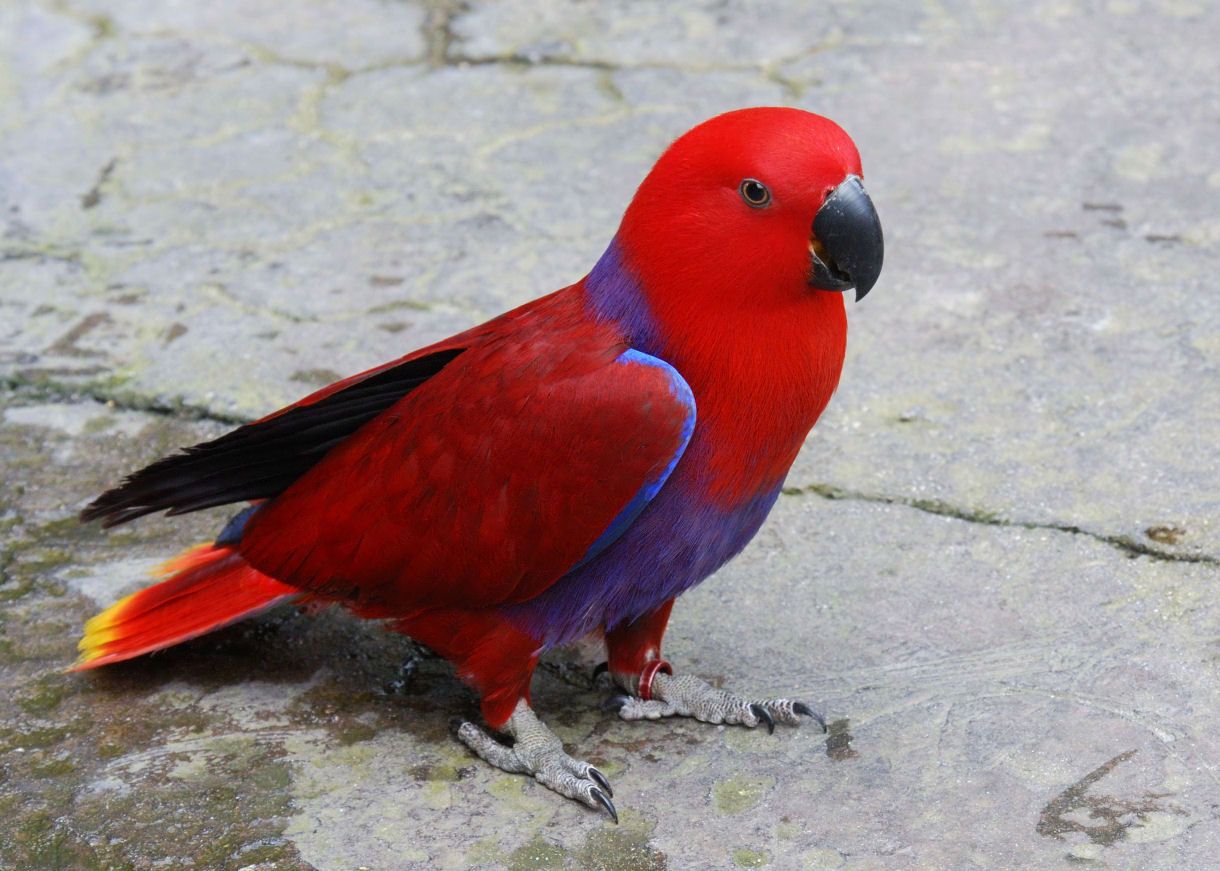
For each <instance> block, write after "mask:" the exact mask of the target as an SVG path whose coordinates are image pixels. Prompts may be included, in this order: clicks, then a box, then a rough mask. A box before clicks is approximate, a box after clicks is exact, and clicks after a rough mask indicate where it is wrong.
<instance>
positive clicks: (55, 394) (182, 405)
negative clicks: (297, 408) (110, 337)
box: [0, 374, 254, 426]
mask: <svg viewBox="0 0 1220 871" xmlns="http://www.w3.org/2000/svg"><path fill="white" fill-rule="evenodd" d="M0 390H2V391H3V392H6V393H8V394H10V395H13V396H18V397H21V398H22V399H33V400H37V401H39V402H50V403H54V404H62V405H73V404H76V403H79V402H81V401H82V400H88V401H92V402H98V403H101V404H102V405H105V406H107V407H109V408H112V409H115V410H117V411H140V412H146V413H148V414H155V415H159V416H161V417H176V418H178V419H179V420H190V421H211V422H214V423H222V424H226V425H230V426H232V425H238V426H240V425H242V424H247V423H249V422H250V421H251V420H253V419H254V418H247V417H242V416H240V415H236V414H225V413H224V412H219V411H214V410H212V409H210V408H207V407H206V406H202V405H194V404H191V403H186V402H164V401H161V400H157V399H153V398H152V397H147V396H141V395H139V394H138V393H134V392H114V391H111V390H108V389H106V388H105V387H102V386H100V385H97V384H88V383H85V384H62V383H59V382H55V381H44V380H41V379H39V380H37V381H32V380H29V379H26V378H22V377H21V376H20V375H11V374H9V375H0Z"/></svg>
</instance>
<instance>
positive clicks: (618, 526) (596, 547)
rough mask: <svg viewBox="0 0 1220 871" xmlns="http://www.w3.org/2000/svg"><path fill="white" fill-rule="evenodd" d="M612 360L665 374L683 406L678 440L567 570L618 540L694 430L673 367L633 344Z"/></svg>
mask: <svg viewBox="0 0 1220 871" xmlns="http://www.w3.org/2000/svg"><path fill="white" fill-rule="evenodd" d="M615 363H618V364H620V365H624V366H654V367H656V368H657V369H660V370H661V371H663V372H664V373H665V374H666V375H668V376H669V390H670V393H671V394H672V395H673V397H674V399H676V400H677V401H678V403H680V404H681V405H682V407H684V408H685V409H686V420H685V422H684V423H683V425H682V436H681V438H682V440H681V443H680V444H679V445H678V449H677V450H676V451H675V452H674V455H673V457H672V458H671V459H670V461H669V465H667V466H666V467H665V468H664V469H662V470H661V472H660V474H658V475H657V476H656V477H655V478H652V479H650V480H648V481H645V482H644V486H642V487H641V488H640V489H639V490H637V491H636V494H635V495H634V496H633V497H631V501H630V502H628V503H627V505H626V506H625V507H624V508H623V510H622V511H620V512H619V513H618V514H617V515H616V516H615V518H614V519H613V520H611V521H610V525H609V526H607V527H606V530H605V531H604V532H603V533H602V534H601V535H599V536H598V537H597V540H596V541H594V542H593V544H591V545H589V549H588V550H587V551H585V555H584V556H582V557H581V558H580V561H579V562H578V563H576V565H574V566H572V568H571V569H569V571H573V570H575V569H578V568H580V567H581V566H583V565H584V564H585V563H587V562H589V560H591V559H593V558H594V557H596V556H597V555H598V554H599V553H601V552H602V551H603V550H605V549H606V548H608V547H609V546H610V545H611V544H613V543H614V542H615V541H616V540H618V537H619V536H620V535H622V534H623V533H624V532H626V531H627V528H628V527H629V526H631V524H632V523H634V522H635V519H636V518H637V517H639V516H640V512H641V511H643V510H644V507H645V506H646V505H647V504H648V503H649V502H651V501H652V497H654V496H656V495H657V493H658V492H659V491H660V489H661V487H662V486H664V484H665V482H666V480H668V478H669V476H670V474H671V473H672V472H673V470H674V467H675V466H677V465H678V460H680V459H682V454H683V453H685V451H686V446H687V445H688V444H690V438H691V436H692V435H693V434H694V432H695V417H696V413H695V394H693V393H692V392H691V389H690V385H689V384H687V383H686V379H685V378H683V377H682V375H681V374H680V373H679V372H678V370H677V369H675V368H674V367H673V366H670V365H669V364H668V363H666V362H665V361H664V360H662V359H660V358H659V357H654V356H652V355H651V354H645V353H644V352H643V351H637V350H636V349H635V348H628V349H627V350H626V351H624V352H623V353H622V354H620V355H619V356H618V359H616V360H615Z"/></svg>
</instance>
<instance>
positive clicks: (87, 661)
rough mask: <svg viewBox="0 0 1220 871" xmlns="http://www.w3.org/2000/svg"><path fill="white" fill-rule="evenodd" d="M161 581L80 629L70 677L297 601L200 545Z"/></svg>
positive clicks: (166, 569)
mask: <svg viewBox="0 0 1220 871" xmlns="http://www.w3.org/2000/svg"><path fill="white" fill-rule="evenodd" d="M158 574H160V575H168V576H169V577H167V578H166V580H164V581H162V582H161V583H159V584H156V585H154V586H151V587H149V588H147V589H145V590H140V591H139V592H138V593H133V594H132V595H130V596H128V597H127V598H125V599H121V600H119V601H118V602H116V603H115V604H113V605H111V606H110V607H109V608H107V609H106V610H105V611H103V612H102V613H100V614H98V615H97V616H96V617H93V618H92V619H90V620H89V621H88V622H87V623H85V634H84V636H83V637H82V638H81V640H80V643H79V644H78V645H77V647H78V648H79V649H80V657H79V658H78V659H77V661H76V664H75V665H74V666H73V667H72V670H73V671H81V670H83V669H87V668H96V667H98V666H99V665H108V664H110V663H112V662H122V661H123V660H124V659H131V658H132V657H135V656H139V655H140V654H143V653H151V652H152V651H154V650H160V649H162V648H164V647H171V646H173V645H175V644H179V643H181V642H183V641H186V640H188V639H191V638H195V637H196V636H199V635H203V634H204V633H205V632H211V631H212V630H214V629H219V628H221V627H222V626H227V625H228V624H230V623H233V622H235V621H237V620H240V619H242V618H243V617H249V616H252V615H254V614H256V613H258V612H259V611H262V610H264V609H266V608H269V607H271V606H272V605H276V604H279V603H281V602H287V601H290V600H292V599H294V598H297V597H299V596H300V595H301V591H300V590H298V589H296V588H295V587H290V586H288V585H287V584H281V583H280V582H279V581H277V580H275V579H274V578H269V577H267V576H266V575H264V574H262V573H260V572H258V571H257V570H255V569H253V568H251V567H250V566H249V565H247V564H246V562H245V561H244V560H242V558H241V555H240V554H238V553H237V551H235V550H233V548H231V547H217V546H215V545H211V544H204V545H200V546H199V547H196V548H192V549H191V550H188V551H186V552H185V553H183V554H181V555H179V556H177V557H175V558H174V559H172V560H170V561H169V562H167V563H166V564H165V565H163V566H161V568H160V569H159V570H158Z"/></svg>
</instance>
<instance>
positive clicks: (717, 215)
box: [618, 107, 883, 314]
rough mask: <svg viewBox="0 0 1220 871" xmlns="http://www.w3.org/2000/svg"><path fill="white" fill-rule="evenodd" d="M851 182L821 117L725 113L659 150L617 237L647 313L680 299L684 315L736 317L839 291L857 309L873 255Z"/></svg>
mask: <svg viewBox="0 0 1220 871" xmlns="http://www.w3.org/2000/svg"><path fill="white" fill-rule="evenodd" d="M862 175H863V173H862V171H861V168H860V155H859V153H858V152H857V151H856V147H855V145H854V144H853V143H852V141H851V139H850V138H849V137H848V135H847V134H846V133H845V132H843V130H842V128H840V127H839V126H838V125H837V124H835V123H834V122H833V121H831V120H829V119H827V118H823V117H821V116H820V115H814V114H812V113H810V112H805V111H802V110H800V109H791V108H780V107H767V108H753V109H740V110H737V111H733V112H727V113H725V114H723V115H718V116H716V117H714V118H711V119H710V120H708V121H705V122H704V123H702V124H700V125H699V126H697V127H695V128H693V129H692V130H690V131H689V132H687V133H686V134H684V135H683V136H681V137H679V138H678V139H677V140H676V141H675V142H674V143H673V144H672V145H671V146H670V147H669V148H668V149H667V150H666V151H665V153H664V154H663V155H662V156H661V157H660V159H659V160H658V161H657V163H656V165H655V166H654V167H653V169H652V171H651V172H650V173H649V174H648V176H647V177H646V178H645V179H644V181H643V182H642V183H641V185H640V187H639V190H638V191H637V192H636V195H635V197H634V198H633V200H632V202H631V205H630V206H629V207H628V209H627V212H626V214H625V215H624V217H623V223H622V226H621V227H620V229H619V235H618V238H619V239H620V240H622V242H623V243H624V247H625V249H626V250H627V251H628V252H630V259H631V265H632V267H633V269H634V271H635V272H636V274H637V275H639V277H640V278H641V279H642V283H643V285H644V287H645V288H646V293H647V295H648V296H649V302H650V304H651V305H652V306H653V307H654V308H658V309H665V308H667V307H669V306H668V303H673V302H675V300H674V299H673V297H675V296H680V297H681V308H683V309H685V310H688V311H689V310H690V306H691V305H692V304H694V305H697V306H713V307H715V308H716V309H717V310H719V311H726V310H727V311H732V312H734V313H737V314H745V313H748V312H749V311H751V310H761V308H769V309H771V310H775V309H776V307H777V306H783V305H788V304H799V303H800V302H801V301H802V300H807V299H809V298H810V297H811V296H813V295H820V294H825V293H826V292H842V291H846V290H850V289H854V290H855V292H856V299H857V300H859V299H861V298H863V297H864V295H865V294H867V293H868V292H869V290H870V289H872V287H873V285H874V284H875V283H876V281H877V277H878V275H879V274H880V272H881V261H882V254H883V241H882V234H881V223H880V221H879V220H878V218H877V212H876V210H875V209H874V208H873V204H872V201H871V200H870V199H869V197H868V194H867V193H866V192H865V190H864V185H863V182H862ZM703 310H704V311H706V310H707V309H706V308H704V309H703Z"/></svg>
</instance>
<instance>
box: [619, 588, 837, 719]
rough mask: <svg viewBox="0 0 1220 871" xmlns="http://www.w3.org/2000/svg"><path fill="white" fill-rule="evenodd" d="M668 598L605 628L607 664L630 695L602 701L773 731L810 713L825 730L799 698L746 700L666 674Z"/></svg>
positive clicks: (631, 710) (635, 714)
mask: <svg viewBox="0 0 1220 871" xmlns="http://www.w3.org/2000/svg"><path fill="white" fill-rule="evenodd" d="M673 604H674V603H673V599H670V600H669V601H668V602H665V603H664V604H662V605H661V606H660V607H659V608H657V609H655V610H653V611H651V612H649V613H647V614H644V615H642V616H640V617H639V618H637V619H636V620H634V621H632V622H631V623H628V624H625V625H623V626H619V627H616V628H615V629H613V630H612V631H610V632H607V633H606V647H607V650H608V652H609V654H610V659H609V670H610V674H611V676H612V677H613V678H614V682H615V683H617V684H618V685H619V686H620V687H622V688H623V689H625V690H626V691H627V692H628V693H629V695H620V696H615V697H614V698H612V699H610V700H608V701H607V703H606V708H607V709H608V710H615V709H617V710H618V715H619V716H620V717H622V718H623V719H624V720H659V719H661V718H662V717H694V718H695V719H696V720H701V721H703V722H704V723H730V724H738V725H742V726H748V727H750V728H751V729H752V728H754V727H755V726H757V725H758V724H759V723H764V724H766V726H767V731H768V732H774V731H775V724H776V723H787V724H789V725H793V726H795V725H799V724H800V722H801V717H809V718H810V719H812V720H813V721H814V722H816V723H817V724H818V725H819V726H821V727H822V731H823V732H825V731H826V721H825V719H824V718H823V717H822V715H821V714H819V713H817V712H816V711H814V710H813V709H812V708H810V707H809V706H808V705H806V704H805V703H804V702H797V701H793V700H792V699H757V700H753V701H752V700H750V699H747V698H744V697H742V696H739V695H737V694H736V693H730V692H727V691H726V690H720V689H716V688H715V687H713V686H712V685H711V684H709V683H707V681H704V680H700V679H699V678H697V677H694V676H692V675H679V676H677V677H675V676H674V675H672V674H670V673H669V671H670V669H669V663H667V662H665V660H663V659H661V638H662V636H663V635H664V634H665V627H666V625H667V624H668V622H669V612H670V611H671V610H672V609H673Z"/></svg>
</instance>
